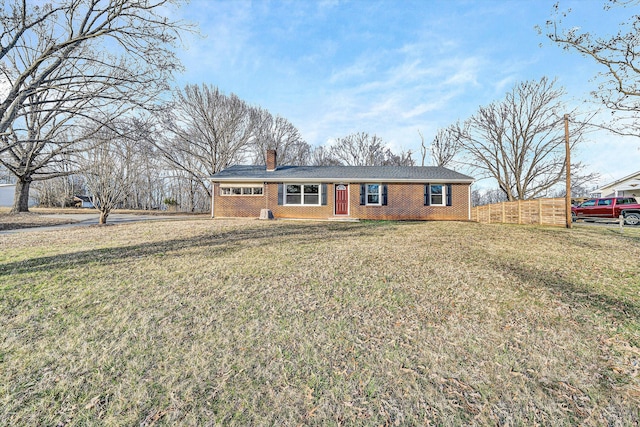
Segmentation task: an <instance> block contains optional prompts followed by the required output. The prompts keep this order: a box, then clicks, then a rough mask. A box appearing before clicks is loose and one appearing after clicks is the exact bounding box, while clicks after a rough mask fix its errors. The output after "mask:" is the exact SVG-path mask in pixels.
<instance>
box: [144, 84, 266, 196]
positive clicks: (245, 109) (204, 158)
mask: <svg viewBox="0 0 640 427" xmlns="http://www.w3.org/2000/svg"><path fill="white" fill-rule="evenodd" d="M251 113H252V108H251V107H250V106H249V105H248V104H247V103H246V102H244V101H243V100H241V99H240V98H238V97H237V96H236V95H234V94H231V95H225V94H224V93H222V92H221V91H220V90H219V89H218V88H217V87H214V86H208V85H204V84H203V85H202V86H197V85H187V86H186V87H185V88H184V89H183V90H178V91H176V92H175V95H174V103H173V107H172V108H171V109H170V110H169V111H168V113H167V114H166V117H165V119H164V123H163V125H164V129H165V131H166V135H165V137H164V138H160V139H158V140H157V141H156V146H157V147H158V149H159V150H160V152H161V153H162V154H163V156H164V158H165V160H166V161H167V163H168V164H169V165H170V166H171V167H172V168H174V169H177V170H181V171H184V172H186V173H187V174H188V175H189V176H190V177H191V179H193V180H194V181H195V182H197V183H198V185H199V186H201V188H202V189H203V190H204V191H206V193H207V195H208V196H209V197H210V196H211V190H210V189H209V184H208V177H209V176H211V175H213V174H214V173H217V172H220V171H221V170H222V169H224V168H226V167H228V166H230V165H232V164H237V163H240V162H241V161H242V160H243V159H244V158H245V156H246V155H247V154H248V152H249V150H250V148H251V147H250V143H251V141H252V137H253V135H254V130H255V126H254V125H255V122H254V120H253V117H254V116H253V115H252V114H251Z"/></svg>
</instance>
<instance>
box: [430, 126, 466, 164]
mask: <svg viewBox="0 0 640 427" xmlns="http://www.w3.org/2000/svg"><path fill="white" fill-rule="evenodd" d="M459 127H460V125H459V124H455V125H452V126H449V127H447V128H444V129H438V132H437V133H436V136H435V137H434V138H433V141H432V142H431V147H430V151H431V160H432V161H433V164H434V165H435V166H443V167H446V166H448V165H450V164H451V163H452V162H453V160H454V158H455V157H456V156H457V155H458V154H460V141H459V140H458V133H457V131H456V129H458V128H459Z"/></svg>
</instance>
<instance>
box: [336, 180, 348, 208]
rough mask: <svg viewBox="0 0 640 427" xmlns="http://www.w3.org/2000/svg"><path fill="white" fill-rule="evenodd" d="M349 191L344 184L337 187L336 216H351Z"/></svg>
mask: <svg viewBox="0 0 640 427" xmlns="http://www.w3.org/2000/svg"><path fill="white" fill-rule="evenodd" d="M348 193H349V191H348V190H347V186H346V185H344V184H338V185H336V215H349V194H348Z"/></svg>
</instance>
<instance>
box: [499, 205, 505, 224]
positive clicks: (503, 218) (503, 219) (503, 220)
mask: <svg viewBox="0 0 640 427" xmlns="http://www.w3.org/2000/svg"><path fill="white" fill-rule="evenodd" d="M505 203H506V202H502V203H500V204H501V205H502V223H503V224H504V223H505V222H506V219H505V217H504V205H505Z"/></svg>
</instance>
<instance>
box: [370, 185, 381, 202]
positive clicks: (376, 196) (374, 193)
mask: <svg viewBox="0 0 640 427" xmlns="http://www.w3.org/2000/svg"><path fill="white" fill-rule="evenodd" d="M381 188H382V186H381V185H380V184H367V205H379V204H380V200H381V198H380V189H381Z"/></svg>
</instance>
